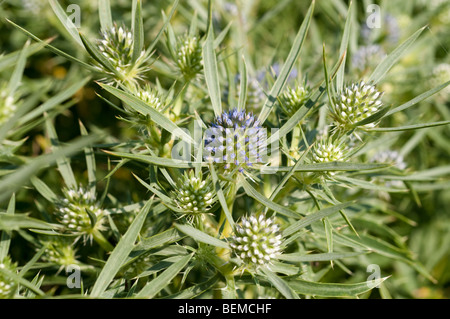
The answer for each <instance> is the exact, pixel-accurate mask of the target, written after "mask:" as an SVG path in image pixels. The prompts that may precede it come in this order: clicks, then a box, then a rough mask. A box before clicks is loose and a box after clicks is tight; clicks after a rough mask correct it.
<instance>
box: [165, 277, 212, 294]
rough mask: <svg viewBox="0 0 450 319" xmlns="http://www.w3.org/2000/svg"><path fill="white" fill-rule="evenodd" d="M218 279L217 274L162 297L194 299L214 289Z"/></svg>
mask: <svg viewBox="0 0 450 319" xmlns="http://www.w3.org/2000/svg"><path fill="white" fill-rule="evenodd" d="M218 281H219V276H217V275H216V276H213V277H211V278H210V279H208V280H207V281H205V282H202V283H199V284H197V285H194V286H192V287H189V288H186V289H184V290H181V291H180V292H177V293H174V294H172V295H169V296H167V297H163V298H162V299H192V298H195V297H197V296H199V295H201V294H202V293H204V292H205V291H207V290H210V289H212V288H213V287H214V286H215V285H216V283H217V282H218Z"/></svg>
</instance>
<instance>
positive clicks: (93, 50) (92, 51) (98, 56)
mask: <svg viewBox="0 0 450 319" xmlns="http://www.w3.org/2000/svg"><path fill="white" fill-rule="evenodd" d="M80 38H81V41H82V42H83V45H84V47H85V49H86V51H87V52H88V53H89V55H90V56H91V57H92V58H93V59H94V60H95V61H97V62H98V63H100V64H101V65H102V66H103V67H104V68H105V69H106V70H108V71H109V72H111V73H112V74H114V76H116V78H118V79H122V78H123V75H122V74H121V73H120V72H118V71H117V70H116V68H115V67H114V66H113V65H112V64H111V62H110V61H109V60H108V59H107V58H106V57H105V56H104V55H103V54H102V52H101V51H100V50H99V49H98V47H97V46H96V45H94V44H93V43H92V42H91V41H89V39H88V38H86V37H85V36H84V35H83V34H82V33H80ZM97 72H98V70H97Z"/></svg>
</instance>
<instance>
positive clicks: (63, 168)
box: [45, 119, 77, 188]
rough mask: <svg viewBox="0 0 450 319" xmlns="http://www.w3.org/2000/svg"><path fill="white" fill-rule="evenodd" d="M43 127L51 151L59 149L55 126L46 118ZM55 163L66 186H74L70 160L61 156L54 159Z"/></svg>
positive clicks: (75, 183) (74, 181)
mask: <svg viewBox="0 0 450 319" xmlns="http://www.w3.org/2000/svg"><path fill="white" fill-rule="evenodd" d="M45 127H46V129H47V134H48V136H49V138H50V142H51V144H52V151H53V152H55V151H57V150H58V149H60V143H59V141H58V136H57V135H56V130H55V127H54V126H53V124H52V123H51V122H50V120H48V119H47V120H46V121H45ZM56 164H57V165H58V170H59V172H60V174H61V176H62V178H63V179H64V182H65V184H66V186H67V187H69V188H76V187H77V181H76V179H75V175H74V174H73V171H72V167H71V166H70V160H69V159H68V158H67V157H65V156H61V157H60V158H58V159H57V160H56Z"/></svg>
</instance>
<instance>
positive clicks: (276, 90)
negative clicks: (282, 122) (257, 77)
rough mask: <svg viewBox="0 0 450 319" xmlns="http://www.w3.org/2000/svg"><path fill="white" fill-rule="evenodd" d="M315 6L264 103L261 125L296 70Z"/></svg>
mask: <svg viewBox="0 0 450 319" xmlns="http://www.w3.org/2000/svg"><path fill="white" fill-rule="evenodd" d="M314 4H315V1H314V0H313V1H312V3H311V5H310V7H309V9H308V12H307V13H306V15H305V19H304V20H303V22H302V24H301V26H300V29H299V31H298V33H297V35H296V37H295V39H294V43H293V45H292V47H291V50H290V51H289V54H288V57H287V59H286V62H285V63H284V65H283V67H282V68H281V71H280V75H279V76H278V78H277V79H276V81H275V83H274V85H273V87H272V89H271V90H270V93H269V97H268V98H267V100H266V101H265V102H264V105H263V107H262V109H261V113H260V114H259V118H258V119H259V120H260V121H261V123H264V121H265V120H266V119H267V117H268V116H269V114H270V112H271V111H272V108H273V105H274V104H275V102H276V101H277V96H278V95H279V94H280V93H281V91H282V90H283V88H284V86H285V85H286V82H287V80H288V78H289V74H290V73H291V71H292V69H293V68H294V64H295V62H296V61H297V59H298V57H299V55H300V51H301V49H302V47H303V43H304V42H305V39H306V34H307V32H308V29H309V24H310V22H311V17H312V13H313V11H314Z"/></svg>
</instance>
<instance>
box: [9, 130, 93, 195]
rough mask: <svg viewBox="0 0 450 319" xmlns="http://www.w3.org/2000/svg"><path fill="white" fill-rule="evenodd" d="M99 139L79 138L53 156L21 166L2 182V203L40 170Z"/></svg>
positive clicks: (46, 155)
mask: <svg viewBox="0 0 450 319" xmlns="http://www.w3.org/2000/svg"><path fill="white" fill-rule="evenodd" d="M98 138H99V136H98V135H91V136H88V137H85V138H77V139H75V140H74V141H73V142H72V143H71V144H70V145H67V146H64V147H61V148H59V149H58V150H56V151H55V152H53V153H51V154H45V155H41V156H39V157H37V158H34V159H32V160H31V161H29V162H28V163H27V164H26V165H23V166H21V167H20V168H19V169H18V170H16V171H15V172H14V173H11V174H9V175H8V176H6V177H4V178H3V179H2V180H0V202H1V201H3V200H5V199H6V198H9V196H10V195H11V194H12V193H14V192H15V191H16V190H17V189H19V188H21V187H23V185H24V184H25V183H26V182H27V181H28V179H29V178H30V177H31V176H33V175H35V174H37V173H38V172H39V170H40V169H42V168H43V167H46V166H48V165H52V164H53V163H54V162H55V161H56V160H58V159H59V158H61V157H66V156H71V155H73V154H74V153H76V152H78V151H79V150H80V149H82V148H83V147H84V146H86V145H88V144H90V143H92V142H93V141H95V140H97V139H98Z"/></svg>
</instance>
